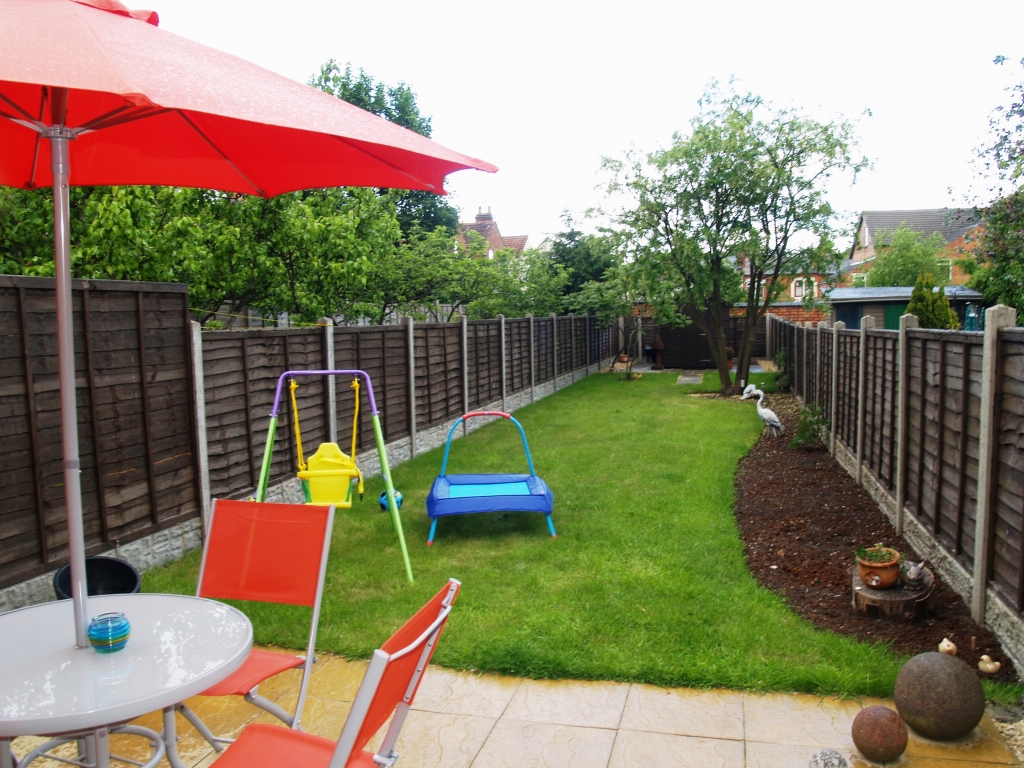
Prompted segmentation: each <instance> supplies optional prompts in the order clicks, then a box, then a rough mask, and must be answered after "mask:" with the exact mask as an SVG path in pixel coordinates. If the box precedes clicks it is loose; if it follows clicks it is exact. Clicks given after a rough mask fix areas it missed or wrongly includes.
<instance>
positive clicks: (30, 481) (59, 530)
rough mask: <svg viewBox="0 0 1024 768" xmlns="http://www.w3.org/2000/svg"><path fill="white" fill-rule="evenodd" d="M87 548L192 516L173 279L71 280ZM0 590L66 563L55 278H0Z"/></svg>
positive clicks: (181, 315)
mask: <svg viewBox="0 0 1024 768" xmlns="http://www.w3.org/2000/svg"><path fill="white" fill-rule="evenodd" d="M72 313H73V324H74V344H75V368H76V384H77V390H78V391H77V401H78V412H77V418H78V430H79V453H80V460H81V467H82V475H81V484H82V505H83V522H84V528H85V544H86V553H87V554H95V553H96V552H99V551H103V550H105V549H108V548H110V546H112V544H113V542H115V541H118V542H122V543H127V542H129V541H133V540H135V539H138V538H141V537H142V536H145V535H147V534H149V533H153V532H155V531H158V530H161V529H163V528H167V527H169V526H172V525H176V524H178V523H180V522H183V521H185V520H188V519H190V518H193V517H197V516H198V515H199V504H198V498H199V492H198V475H197V469H196V455H195V450H194V446H195V439H196V438H195V421H194V410H193V408H192V385H191V351H190V350H191V334H190V330H189V326H188V322H189V317H188V294H187V291H186V289H185V287H184V286H179V285H164V284H155V283H131V282H119V283H115V282H112V281H88V282H83V281H77V280H76V281H73V285H72ZM0 328H3V329H4V332H3V333H2V334H0V339H2V340H0V359H2V366H0V453H2V454H3V456H4V461H3V462H2V465H0V466H2V468H0V501H2V504H0V509H2V511H0V587H4V586H8V585H10V584H16V583H18V582H20V581H23V580H25V579H28V578H31V577H33V576H36V575H39V574H41V573H45V572H46V571H49V570H52V569H53V568H56V567H58V566H60V565H62V564H63V563H65V562H67V522H66V520H67V517H66V508H65V500H64V477H63V451H62V443H61V440H62V436H61V418H60V384H59V375H58V365H57V339H56V312H55V298H54V281H53V280H52V279H49V278H22V277H7V276H3V277H0Z"/></svg>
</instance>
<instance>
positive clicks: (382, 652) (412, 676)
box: [217, 579, 462, 768]
mask: <svg viewBox="0 0 1024 768" xmlns="http://www.w3.org/2000/svg"><path fill="white" fill-rule="evenodd" d="M461 586H462V584H461V583H460V582H459V581H457V580H456V579H449V581H448V584H447V585H445V587H444V588H443V589H442V590H441V591H440V592H438V593H437V594H436V595H434V597H433V598H431V600H430V602H428V603H427V604H426V605H425V606H423V607H422V608H420V610H419V611H417V612H416V615H415V616H413V617H412V618H411V619H409V620H408V621H407V622H406V623H405V624H404V625H403V626H402V628H401V629H399V630H398V631H397V632H395V634H393V635H392V636H391V638H390V639H389V640H388V641H387V642H386V643H384V645H383V646H381V647H380V648H379V649H377V650H376V651H374V652H373V658H372V659H371V660H370V666H369V667H368V668H367V669H366V674H365V675H364V676H363V682H362V683H361V684H360V686H359V692H358V693H357V694H356V698H355V701H354V702H353V703H352V709H351V711H350V712H349V714H348V719H346V720H345V727H344V728H343V729H342V731H341V737H340V738H339V739H338V741H337V742H333V741H331V740H330V739H324V738H321V737H319V736H313V735H312V734H309V733H301V732H298V731H293V730H288V729H286V728H279V727H277V726H274V725H250V726H248V727H246V729H245V730H244V731H242V735H241V736H239V737H238V739H237V740H236V741H235V743H234V744H232V745H231V747H230V748H228V750H227V751H226V752H225V753H224V754H223V755H222V756H221V757H220V758H218V760H217V768H280V766H283V765H295V766H302V768H390V767H391V766H393V765H394V764H395V761H396V760H398V753H397V752H395V744H396V743H397V742H398V734H399V733H400V732H401V730H402V726H403V725H404V724H405V718H406V716H407V715H408V714H409V708H410V707H411V706H412V702H413V699H414V698H415V697H416V690H417V689H418V688H419V684H420V680H421V679H422V677H423V672H424V670H425V669H426V668H427V664H429V663H430V657H431V656H432V655H433V653H434V649H435V648H436V647H437V639H438V637H439V636H440V634H441V630H442V629H443V628H444V625H445V622H446V621H447V620H448V614H449V613H451V610H452V605H453V604H454V603H455V598H456V597H457V596H458V593H459V589H460V588H461ZM392 712H394V714H395V716H394V718H393V719H392V721H391V725H390V726H389V727H388V730H387V734H386V735H385V736H384V742H383V743H382V744H381V748H380V751H379V752H377V753H376V754H374V753H372V752H365V751H363V747H365V746H366V743H367V742H368V741H369V740H370V739H371V738H373V735H374V734H375V733H376V732H377V731H378V730H379V729H380V727H381V726H382V725H384V723H386V722H387V720H388V718H389V717H390V716H391V713H392Z"/></svg>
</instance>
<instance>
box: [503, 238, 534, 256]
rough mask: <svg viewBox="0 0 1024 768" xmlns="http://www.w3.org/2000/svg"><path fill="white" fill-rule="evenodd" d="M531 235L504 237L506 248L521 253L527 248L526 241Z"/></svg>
mask: <svg viewBox="0 0 1024 768" xmlns="http://www.w3.org/2000/svg"><path fill="white" fill-rule="evenodd" d="M528 238H529V235H512V236H511V237H503V238H502V240H504V241H505V247H506V248H513V249H514V250H515V252H516V253H519V252H520V251H522V250H523V248H525V247H526V240H527V239H528Z"/></svg>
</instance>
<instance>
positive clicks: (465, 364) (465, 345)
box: [459, 315, 469, 437]
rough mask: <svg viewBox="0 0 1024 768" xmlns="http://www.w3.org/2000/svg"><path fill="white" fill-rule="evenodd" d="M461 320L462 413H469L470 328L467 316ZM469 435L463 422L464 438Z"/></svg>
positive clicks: (463, 316)
mask: <svg viewBox="0 0 1024 768" xmlns="http://www.w3.org/2000/svg"><path fill="white" fill-rule="evenodd" d="M459 319H460V322H461V323H462V329H461V331H462V336H461V339H462V412H463V413H469V326H468V324H467V321H466V316H465V315H462V316H461V317H460V318H459ZM468 433H469V428H468V427H467V426H466V422H465V421H463V422H462V436H463V437H465V436H466V435H467V434H468Z"/></svg>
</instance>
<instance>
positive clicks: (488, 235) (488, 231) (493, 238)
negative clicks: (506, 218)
mask: <svg viewBox="0 0 1024 768" xmlns="http://www.w3.org/2000/svg"><path fill="white" fill-rule="evenodd" d="M468 231H473V232H476V233H477V234H479V235H480V236H481V237H482V238H483V239H484V240H486V241H487V242H488V243H489V244H490V246H491V248H492V249H494V250H496V251H497V250H501V249H502V248H512V249H513V250H515V252H516V253H521V252H522V250H523V248H525V247H526V241H527V239H528V238H529V235H512V236H510V237H503V236H502V234H501V231H500V230H499V229H498V224H497V222H495V221H494V216H493V215H492V214H491V209H490V208H488V209H487V213H484V212H483V208H481V209H480V210H479V212H478V213H477V215H476V219H475V220H474V221H471V222H464V223H462V224H459V235H460V236H461V238H462V242H463V244H465V237H466V232H468Z"/></svg>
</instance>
